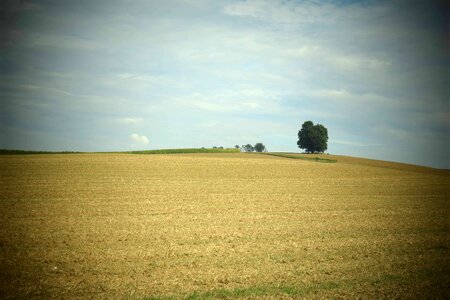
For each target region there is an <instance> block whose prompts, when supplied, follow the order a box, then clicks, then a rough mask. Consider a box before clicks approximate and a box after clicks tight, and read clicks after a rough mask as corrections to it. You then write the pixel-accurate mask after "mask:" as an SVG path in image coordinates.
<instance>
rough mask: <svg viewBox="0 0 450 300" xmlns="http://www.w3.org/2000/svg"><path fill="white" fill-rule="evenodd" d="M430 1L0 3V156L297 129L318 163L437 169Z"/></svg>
mask: <svg viewBox="0 0 450 300" xmlns="http://www.w3.org/2000/svg"><path fill="white" fill-rule="evenodd" d="M439 3H440V2H433V1H430V2H428V1H401V0H395V1H357V2H356V1H335V2H333V1H277V0H273V1H269V0H248V1H224V2H222V1H209V0H205V1H186V0H179V1H176V0H168V1H163V2H161V1H159V2H154V1H138V2H134V3H129V2H126V1H118V0H117V1H114V0H113V1H96V2H95V3H91V2H73V3H72V2H70V3H69V2H65V1H59V2H58V1H57V2H51V1H39V2H28V1H21V2H18V3H14V2H10V4H8V5H7V6H6V9H5V11H6V13H7V17H5V18H2V22H3V23H2V31H3V32H2V33H4V34H3V35H4V36H5V38H4V39H2V41H1V44H0V47H1V51H2V61H1V69H0V72H1V73H0V97H1V99H2V102H1V108H2V109H1V111H0V114H1V118H0V147H1V148H26V149H47V150H57V149H61V148H62V147H70V149H68V150H84V151H102V150H103V151H117V150H127V149H128V148H129V147H130V144H129V139H128V136H129V128H130V127H131V126H133V128H135V129H133V130H135V131H138V130H143V128H145V132H146V134H148V135H149V136H151V137H152V145H151V146H152V147H154V148H172V147H173V148H180V147H210V146H213V145H223V146H233V145H235V144H246V143H252V142H254V141H261V142H264V144H266V145H267V146H268V148H269V149H271V150H272V151H298V150H299V149H298V148H297V147H296V138H297V131H298V130H299V129H300V127H301V124H302V123H303V122H304V121H306V120H312V121H314V122H315V123H321V124H324V125H325V126H326V127H327V128H328V130H329V134H330V142H329V151H330V152H331V153H336V154H346V155H357V156H365V157H371V158H379V159H387V160H395V161H403V162H412V163H418V164H425V165H430V166H436V167H446V168H448V167H450V159H449V156H448V154H447V153H450V149H449V143H448V141H449V140H450V123H449V121H448V120H449V118H448V116H449V115H450V108H449V102H448V76H449V75H448V67H449V60H448V42H447V40H448V39H447V37H448V34H449V32H448V26H447V21H446V17H445V16H446V13H447V12H448V7H446V6H444V5H441V4H439ZM18 20H20V22H19V21H18ZM204 124H214V126H204ZM135 143H138V142H137V141H135ZM140 143H141V144H142V141H141V142H140ZM362 145H367V146H362ZM379 145H384V146H379Z"/></svg>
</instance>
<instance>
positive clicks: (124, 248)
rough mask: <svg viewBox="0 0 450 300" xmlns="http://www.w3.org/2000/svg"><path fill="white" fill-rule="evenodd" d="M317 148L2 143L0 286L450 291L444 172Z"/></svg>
mask: <svg viewBox="0 0 450 300" xmlns="http://www.w3.org/2000/svg"><path fill="white" fill-rule="evenodd" d="M326 157H327V158H328V157H330V158H331V157H332V158H334V159H337V160H338V162H337V163H320V162H312V161H305V160H297V159H289V158H282V157H275V156H266V155H258V154H244V153H243V154H172V155H133V154H66V155H58V154H54V155H8V156H7V155H3V156H0V163H1V181H0V183H1V193H0V197H1V199H0V253H1V255H0V298H3V299H5V298H6V299H8V298H46V299H47V298H61V299H66V298H67V299H89V298H94V299H215V298H244V299H262V298H264V299H298V298H336V297H337V298H386V297H388V298H394V297H395V298H417V297H419V298H425V297H426V298H430V297H431V298H446V297H449V293H450V291H449V286H450V268H449V260H450V259H449V258H450V256H449V228H450V227H449V220H450V218H449V208H450V202H449V201H450V200H449V195H450V172H448V171H439V170H434V169H430V168H422V167H414V166H409V165H402V164H395V163H387V162H377V161H370V160H364V159H355V158H348V157H340V156H326Z"/></svg>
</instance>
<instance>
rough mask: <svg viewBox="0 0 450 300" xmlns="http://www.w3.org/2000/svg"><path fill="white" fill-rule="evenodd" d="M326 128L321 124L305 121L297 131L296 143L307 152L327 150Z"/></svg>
mask: <svg viewBox="0 0 450 300" xmlns="http://www.w3.org/2000/svg"><path fill="white" fill-rule="evenodd" d="M327 142H328V130H327V129H326V128H325V126H323V125H322V124H316V125H314V123H313V122H312V121H306V122H305V123H303V125H302V129H301V130H300V131H299V132H298V142H297V145H298V147H299V148H301V149H306V152H307V153H322V152H324V151H325V150H327V148H328V146H327Z"/></svg>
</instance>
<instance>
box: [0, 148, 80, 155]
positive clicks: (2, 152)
mask: <svg viewBox="0 0 450 300" xmlns="http://www.w3.org/2000/svg"><path fill="white" fill-rule="evenodd" d="M77 153H83V152H76V151H30V150H10V149H0V155H13V154H20V155H22V154H77Z"/></svg>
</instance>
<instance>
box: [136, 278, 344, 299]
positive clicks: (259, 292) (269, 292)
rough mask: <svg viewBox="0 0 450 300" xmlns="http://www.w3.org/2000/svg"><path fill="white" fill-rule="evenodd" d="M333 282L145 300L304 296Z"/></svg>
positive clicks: (242, 289)
mask: <svg viewBox="0 0 450 300" xmlns="http://www.w3.org/2000/svg"><path fill="white" fill-rule="evenodd" d="M338 287H339V286H338V284H336V283H334V282H325V283H319V284H314V285H309V286H303V287H293V286H265V287H258V286H253V287H247V288H235V289H214V290H209V291H198V292H193V293H190V294H187V295H179V296H151V297H146V298H144V299H145V300H178V299H182V300H206V299H236V298H237V299H239V298H248V297H267V296H291V297H292V296H296V297H299V296H306V295H308V294H311V293H317V292H319V291H324V290H332V289H335V288H338Z"/></svg>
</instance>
